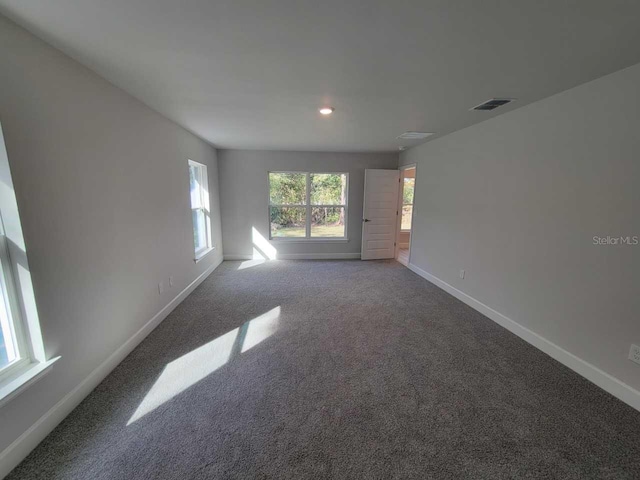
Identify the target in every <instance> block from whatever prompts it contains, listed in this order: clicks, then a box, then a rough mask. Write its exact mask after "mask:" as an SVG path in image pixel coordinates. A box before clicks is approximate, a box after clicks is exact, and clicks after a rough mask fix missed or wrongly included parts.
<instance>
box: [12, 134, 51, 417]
mask: <svg viewBox="0 0 640 480" xmlns="http://www.w3.org/2000/svg"><path fill="white" fill-rule="evenodd" d="M0 178H2V187H3V190H2V195H0V407H1V406H2V405H3V404H4V403H5V402H7V401H9V400H10V399H11V398H13V397H14V396H15V395H17V394H18V393H20V392H21V391H22V390H24V389H25V388H27V386H28V385H30V384H31V383H32V382H33V381H35V380H36V379H37V378H38V377H39V376H40V375H42V374H43V373H44V372H45V371H46V370H48V369H49V368H51V366H52V365H53V364H54V363H55V362H56V361H57V360H58V358H60V357H56V358H52V359H47V357H46V352H45V349H44V344H43V342H42V334H41V332H40V322H39V320H38V309H37V306H36V304H35V298H34V294H33V286H32V283H31V273H30V271H29V261H28V258H27V254H26V246H25V242H24V237H23V235H22V227H21V224H20V214H19V212H18V204H17V202H16V196H15V194H14V191H13V181H12V179H11V170H10V168H9V159H8V158H7V151H6V149H5V147H4V137H3V134H2V128H0Z"/></svg>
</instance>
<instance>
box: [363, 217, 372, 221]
mask: <svg viewBox="0 0 640 480" xmlns="http://www.w3.org/2000/svg"><path fill="white" fill-rule="evenodd" d="M362 221H363V222H370V221H371V220H369V219H368V218H363V219H362Z"/></svg>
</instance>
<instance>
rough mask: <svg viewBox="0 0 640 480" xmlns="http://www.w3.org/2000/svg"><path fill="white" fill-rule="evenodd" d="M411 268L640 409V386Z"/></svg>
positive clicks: (431, 276) (410, 265)
mask: <svg viewBox="0 0 640 480" xmlns="http://www.w3.org/2000/svg"><path fill="white" fill-rule="evenodd" d="M409 269H410V270H412V271H413V272H415V273H417V274H418V275H420V276H421V277H423V278H425V279H426V280H428V281H429V282H431V283H433V284H434V285H436V286H438V287H440V288H441V289H443V290H444V291H445V292H447V293H450V294H451V295H453V296H454V297H456V298H457V299H458V300H460V301H462V302H464V303H466V304H467V305H469V306H470V307H471V308H473V309H474V310H477V311H478V312H480V313H482V314H483V315H485V316H486V317H488V318H490V319H491V320H493V321H494V322H496V323H497V324H498V325H501V326H502V327H504V328H506V329H507V330H509V331H510V332H512V333H514V334H515V335H517V336H519V337H520V338H521V339H523V340H524V341H525V342H527V343H529V344H531V345H533V346H534V347H536V348H537V349H539V350H542V351H543V352H544V353H546V354H547V355H549V356H550V357H552V358H554V359H555V360H557V361H558V362H560V363H562V364H563V365H565V366H567V367H569V368H570V369H571V370H573V371H574V372H576V373H577V374H579V375H581V376H583V377H584V378H586V379H587V380H589V381H590V382H592V383H594V384H596V385H597V386H598V387H600V388H602V389H603V390H605V391H606V392H609V393H610V394H611V395H613V396H614V397H616V398H618V399H620V400H622V401H623V402H624V403H626V404H627V405H630V406H631V407H633V408H635V409H636V410H640V392H639V391H638V390H636V389H634V388H633V387H631V386H629V385H627V384H626V383H624V382H622V381H620V380H618V379H617V378H615V377H614V376H612V375H609V374H608V373H607V372H604V371H602V370H600V369H599V368H598V367H595V366H594V365H591V364H590V363H589V362H587V361H585V360H583V359H581V358H579V357H577V356H575V355H574V354H572V353H570V352H568V351H567V350H565V349H564V348H562V347H559V346H558V345H556V344H555V343H553V342H551V341H549V340H547V339H546V338H544V337H542V336H541V335H538V334H537V333H535V332H533V331H531V330H529V329H528V328H526V327H523V326H522V325H520V324H519V323H516V322H515V321H514V320H511V319H510V318H508V317H506V316H504V315H502V314H501V313H500V312H497V311H495V310H494V309H492V308H491V307H488V306H487V305H485V304H484V303H482V302H480V301H478V300H476V299H475V298H473V297H471V296H469V295H467V294H466V293H464V292H462V291H461V290H458V289H457V288H455V287H453V286H451V285H449V284H448V283H446V282H444V281H442V280H440V279H439V278H438V277H435V276H433V275H431V274H430V273H428V272H426V271H424V270H422V269H421V268H420V267H417V266H415V265H413V264H409Z"/></svg>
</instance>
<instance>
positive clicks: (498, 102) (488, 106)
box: [471, 98, 515, 111]
mask: <svg viewBox="0 0 640 480" xmlns="http://www.w3.org/2000/svg"><path fill="white" fill-rule="evenodd" d="M514 100H515V99H514V98H492V99H491V100H487V101H486V102H482V103H481V104H480V105H476V106H475V107H473V108H472V109H471V110H483V111H487V110H495V109H496V108H498V107H501V106H503V105H506V104H507V103H511V102H513V101H514Z"/></svg>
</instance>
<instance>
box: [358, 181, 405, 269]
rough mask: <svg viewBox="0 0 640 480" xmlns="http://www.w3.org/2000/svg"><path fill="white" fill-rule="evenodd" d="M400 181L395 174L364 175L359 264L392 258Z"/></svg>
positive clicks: (393, 254)
mask: <svg viewBox="0 0 640 480" xmlns="http://www.w3.org/2000/svg"><path fill="white" fill-rule="evenodd" d="M399 180H400V172H399V171H398V170H374V169H367V170H365V171H364V208H363V215H362V254H361V257H362V260H375V259H381V258H394V256H395V246H394V242H395V239H396V224H397V215H398V186H399Z"/></svg>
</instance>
